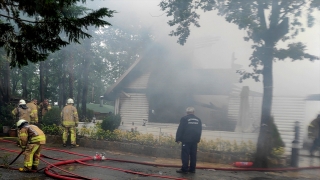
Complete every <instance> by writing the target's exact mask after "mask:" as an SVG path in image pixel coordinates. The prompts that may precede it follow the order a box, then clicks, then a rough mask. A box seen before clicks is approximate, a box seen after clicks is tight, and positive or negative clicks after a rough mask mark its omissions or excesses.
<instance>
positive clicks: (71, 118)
mask: <svg viewBox="0 0 320 180" xmlns="http://www.w3.org/2000/svg"><path fill="white" fill-rule="evenodd" d="M73 103H74V102H73V99H68V100H67V105H66V106H65V107H64V108H63V109H62V111H61V120H62V122H61V125H62V127H63V135H62V142H63V147H66V146H67V144H66V143H67V139H68V133H69V132H70V140H71V146H72V147H77V146H78V145H77V144H76V127H78V123H79V118H78V112H77V109H76V108H75V107H74V106H73Z"/></svg>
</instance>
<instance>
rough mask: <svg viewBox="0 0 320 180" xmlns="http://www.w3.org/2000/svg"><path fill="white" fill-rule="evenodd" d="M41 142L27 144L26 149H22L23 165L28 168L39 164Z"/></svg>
mask: <svg viewBox="0 0 320 180" xmlns="http://www.w3.org/2000/svg"><path fill="white" fill-rule="evenodd" d="M41 146H42V145H41V144H28V145H27V147H26V150H25V151H24V167H26V168H28V169H29V170H30V169H31V168H32V166H34V167H38V165H39V161H40V160H39V157H40V152H41V148H42V147H41Z"/></svg>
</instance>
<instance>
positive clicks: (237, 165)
mask: <svg viewBox="0 0 320 180" xmlns="http://www.w3.org/2000/svg"><path fill="white" fill-rule="evenodd" d="M232 165H233V166H235V167H241V168H245V167H251V166H252V165H253V162H234V163H233V164H232Z"/></svg>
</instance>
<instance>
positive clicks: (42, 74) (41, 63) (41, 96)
mask: <svg viewBox="0 0 320 180" xmlns="http://www.w3.org/2000/svg"><path fill="white" fill-rule="evenodd" d="M39 69H40V86H39V93H40V101H41V102H43V100H44V62H43V61H41V62H40V67H39Z"/></svg>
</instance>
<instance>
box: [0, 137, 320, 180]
mask: <svg viewBox="0 0 320 180" xmlns="http://www.w3.org/2000/svg"><path fill="white" fill-rule="evenodd" d="M0 141H4V142H10V143H13V142H11V141H6V140H0ZM0 149H2V150H7V149H5V148H0ZM43 149H46V150H52V151H59V152H64V153H68V154H73V155H78V156H83V157H85V158H82V159H75V160H62V161H61V159H55V158H51V159H55V160H60V161H61V162H58V163H54V164H50V163H49V162H46V161H44V160H43V158H41V160H42V161H44V162H46V163H47V164H49V165H48V166H47V167H46V168H45V173H46V174H47V175H49V176H52V177H55V178H58V179H66V180H79V178H81V179H90V178H87V177H81V176H79V175H76V174H73V173H70V172H68V173H69V174H72V175H73V176H74V177H66V176H62V175H59V174H57V173H52V172H50V170H51V168H52V167H56V168H58V167H57V166H60V165H65V164H70V163H79V164H83V165H87V166H96V167H100V168H108V169H112V170H118V171H122V172H127V173H132V174H139V175H142V176H150V177H160V178H166V179H177V180H181V178H176V177H170V176H160V175H152V174H145V173H141V172H135V171H130V170H123V169H120V168H114V167H109V166H99V165H95V164H89V163H85V162H83V161H89V160H93V157H91V156H88V155H84V154H79V153H75V152H71V151H66V150H61V149H55V148H43ZM8 151H11V152H18V151H14V150H8ZM42 157H46V158H50V157H47V156H44V155H43V156H42ZM106 160H110V161H118V162H125V163H135V164H142V165H149V166H160V167H180V166H179V165H166V164H157V163H148V162H138V161H130V160H121V159H112V158H106ZM0 167H1V166H0ZM197 169H207V170H210V169H214V170H221V171H261V172H267V171H298V170H306V169H320V166H311V167H288V168H211V167H201V166H197ZM51 171H52V170H51ZM64 171H65V170H64ZM90 180H92V179H90Z"/></svg>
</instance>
